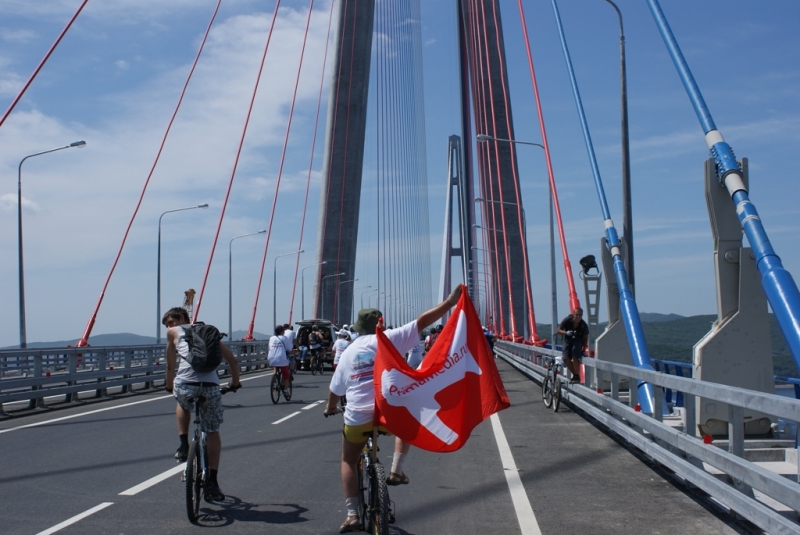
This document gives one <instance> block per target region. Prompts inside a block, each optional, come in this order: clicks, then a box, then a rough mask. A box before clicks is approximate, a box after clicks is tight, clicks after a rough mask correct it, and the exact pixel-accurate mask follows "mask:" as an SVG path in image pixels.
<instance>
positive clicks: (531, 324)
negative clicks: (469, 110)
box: [492, 3, 546, 345]
mask: <svg viewBox="0 0 800 535" xmlns="http://www.w3.org/2000/svg"><path fill="white" fill-rule="evenodd" d="M492 13H493V17H494V25H495V28H499V26H500V24H499V22H498V20H497V4H496V3H493V4H492ZM495 41H496V44H497V50H498V55H497V56H498V61H499V62H500V72H505V68H504V64H503V54H500V47H501V43H500V33H499V32H497V31H495ZM500 84H501V85H502V88H503V103H504V104H505V110H506V114H505V115H506V129H507V130H508V132H509V134H511V133H512V130H511V113H510V109H511V105H510V104H509V99H508V88H507V87H506V77H505V76H501V77H500ZM509 138H510V139H513V136H509ZM509 145H510V147H509V148H510V149H511V163H512V166H511V172H512V174H513V178H514V193H515V195H516V197H517V221H518V222H519V239H520V243H521V245H522V263H523V271H524V274H525V293H526V295H527V299H526V301H527V305H528V328H529V329H530V332H531V340H532V341H533V343H534V344H537V345H544V344H545V342H546V340H540V339H539V335H538V334H537V332H536V316H535V315H534V312H533V295H532V293H531V281H530V266H529V264H528V243H527V240H526V239H525V230H526V229H524V228H523V217H522V214H523V212H522V195H521V192H520V183H519V176H518V175H517V166H516V158H515V157H514V153H515V152H516V148H515V145H514V143H509ZM526 223H527V222H526Z"/></svg>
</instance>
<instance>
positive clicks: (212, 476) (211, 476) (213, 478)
mask: <svg viewBox="0 0 800 535" xmlns="http://www.w3.org/2000/svg"><path fill="white" fill-rule="evenodd" d="M208 482H209V483H216V482H217V471H216V470H214V469H213V468H212V469H210V470H209V471H208Z"/></svg>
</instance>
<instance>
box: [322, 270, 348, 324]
mask: <svg viewBox="0 0 800 535" xmlns="http://www.w3.org/2000/svg"><path fill="white" fill-rule="evenodd" d="M344 274H345V273H344V271H342V272H341V273H334V274H333V275H325V276H324V277H322V280H321V281H320V283H319V291H320V293H321V294H322V310H320V312H321V313H322V314H324V313H325V279H330V278H331V277H341V276H342V275H344ZM320 319H322V318H320Z"/></svg>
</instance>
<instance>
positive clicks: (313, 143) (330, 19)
mask: <svg viewBox="0 0 800 535" xmlns="http://www.w3.org/2000/svg"><path fill="white" fill-rule="evenodd" d="M333 6H334V2H331V10H330V13H329V14H328V34H327V35H326V36H325V52H324V53H323V56H322V75H321V76H320V79H319V95H318V97H317V114H316V116H315V118H314V135H313V136H312V138H311V155H310V157H309V161H308V176H307V177H306V196H305V199H304V200H303V219H302V220H301V223H300V240H299V241H298V243H297V250H298V251H299V250H301V249H302V248H303V232H304V230H305V227H306V214H307V212H308V192H309V191H310V189H311V170H312V169H313V168H314V149H315V147H316V144H317V131H318V129H319V112H320V109H321V108H322V89H323V87H324V86H325V68H326V67H327V65H328V45H329V44H330V43H329V42H330V38H331V25H332V24H331V23H332V22H333ZM299 269H300V255H297V260H296V261H295V266H294V284H292V302H291V304H290V305H289V324H291V323H292V312H293V311H294V297H295V293H296V291H297V272H298V270H299ZM302 319H305V318H302Z"/></svg>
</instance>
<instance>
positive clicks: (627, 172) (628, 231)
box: [606, 0, 636, 297]
mask: <svg viewBox="0 0 800 535" xmlns="http://www.w3.org/2000/svg"><path fill="white" fill-rule="evenodd" d="M606 2H608V3H609V4H611V7H613V8H614V10H615V11H616V12H617V18H618V19H619V72H620V98H621V100H622V103H621V107H622V112H621V113H622V119H621V122H622V128H621V129H622V235H623V236H624V237H625V251H624V255H623V263H624V265H625V272H626V273H627V274H628V283H629V284H630V287H631V288H630V290H631V295H632V296H634V297H635V296H636V292H635V291H634V288H635V286H634V277H633V215H632V211H631V207H632V202H631V152H630V139H629V135H628V84H627V81H626V78H627V77H626V68H625V33H624V32H623V29H622V12H620V10H619V8H618V7H617V5H616V4H615V3H614V2H612V1H611V0H606Z"/></svg>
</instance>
